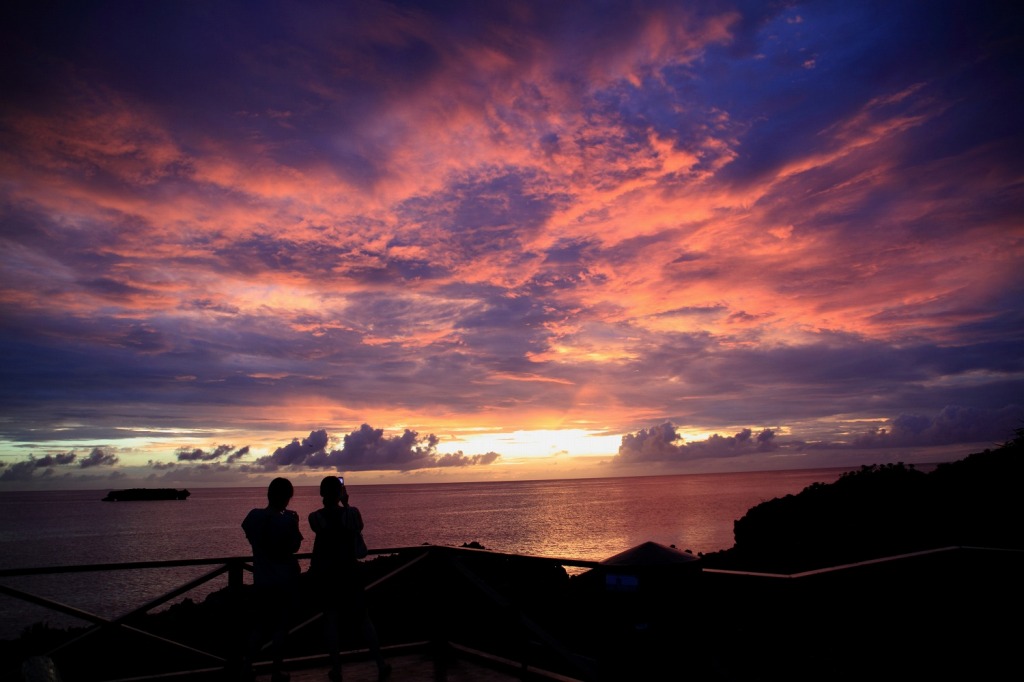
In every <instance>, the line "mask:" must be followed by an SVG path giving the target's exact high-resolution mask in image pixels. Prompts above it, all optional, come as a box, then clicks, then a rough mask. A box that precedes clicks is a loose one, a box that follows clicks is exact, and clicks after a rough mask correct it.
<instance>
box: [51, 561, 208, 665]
mask: <svg viewBox="0 0 1024 682" xmlns="http://www.w3.org/2000/svg"><path fill="white" fill-rule="evenodd" d="M227 571H228V567H227V566H226V565H225V566H221V567H219V568H216V569H214V570H212V571H210V572H209V573H206V574H204V575H201V576H199V577H198V578H196V579H194V580H190V581H189V582H187V583H185V584H184V585H181V586H180V587H177V588H175V589H173V590H171V591H170V592H167V593H166V594H163V595H160V596H159V597H157V598H156V599H153V600H151V601H149V602H147V603H145V604H143V605H142V606H139V607H138V608H136V609H133V610H131V611H129V612H128V613H125V614H123V615H121V616H118V617H117V618H114V619H113V620H105V621H104V622H102V623H98V624H97V625H96V627H94V628H91V629H89V630H87V631H85V632H83V633H82V634H80V635H78V636H77V637H74V638H72V639H70V640H68V641H66V642H64V643H63V644H61V645H59V646H57V647H56V648H54V649H52V650H51V651H50V655H53V654H55V653H57V652H58V651H60V650H61V649H64V648H66V647H69V646H71V645H72V644H74V643H76V642H79V641H81V640H83V639H85V638H86V637H91V636H93V635H95V634H97V633H99V632H102V631H103V630H107V629H109V628H111V627H118V626H124V624H125V621H127V620H128V619H129V618H132V617H133V616H137V615H139V614H143V613H146V612H148V611H150V610H151V609H155V608H156V607H157V606H160V605H161V604H164V603H166V602H169V601H170V600H172V599H174V598H175V597H178V596H181V595H182V594H185V593H186V592H189V591H190V590H193V589H195V588H196V587H199V586H200V585H202V584H203V583H206V582H209V581H210V580H213V579H214V578H216V577H218V576H220V575H223V574H224V573H227ZM125 627H128V626H125ZM130 629H132V630H134V631H135V632H141V633H146V634H149V635H150V636H152V637H157V638H160V636H159V635H156V634H153V633H151V632H147V631H145V630H143V629H141V628H137V627H134V626H131V628H130ZM160 639H161V640H163V638H160ZM163 641H167V640H163ZM182 646H187V645H182ZM193 651H199V652H200V653H203V654H205V655H207V656H210V657H213V658H216V659H218V660H224V659H223V658H222V657H220V656H216V655H214V654H210V653H207V652H204V651H200V650H199V649H193Z"/></svg>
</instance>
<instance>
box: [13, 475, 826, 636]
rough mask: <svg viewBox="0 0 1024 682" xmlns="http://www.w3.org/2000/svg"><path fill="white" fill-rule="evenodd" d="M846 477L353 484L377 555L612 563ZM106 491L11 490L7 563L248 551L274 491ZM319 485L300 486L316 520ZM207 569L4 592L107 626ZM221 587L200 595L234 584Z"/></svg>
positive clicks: (698, 547)
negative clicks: (431, 547) (471, 551)
mask: <svg viewBox="0 0 1024 682" xmlns="http://www.w3.org/2000/svg"><path fill="white" fill-rule="evenodd" d="M843 471H844V470H842V469H818V470H803V471H772V472H750V473H731V474H696V475H683V476H652V477H641V478H604V479H581V480H560V481H517V482H501V483H495V482H486V483H448V484H424V485H374V486H359V485H352V486H349V490H350V492H351V503H352V504H353V505H354V506H357V507H359V509H360V511H361V512H362V514H363V518H364V519H365V521H366V530H365V532H364V536H365V537H366V541H367V544H368V545H369V546H370V547H371V548H385V547H406V546H411V545H419V544H423V543H431V544H436V545H461V544H463V543H465V542H472V541H477V542H479V543H481V544H482V545H484V546H485V547H487V548H488V549H492V550H495V551H499V552H514V553H521V554H532V555H539V556H551V557H561V558H574V559H595V560H600V559H604V558H607V557H609V556H612V555H613V554H617V553H619V552H621V551H623V550H626V549H629V548H630V547H633V546H635V545H638V544H640V543H642V542H646V541H648V540H653V541H655V542H660V543H662V544H666V545H670V544H674V545H675V546H676V547H678V548H680V549H691V550H693V552H694V553H697V552H713V551H716V550H720V549H726V548H728V547H731V546H732V544H733V535H732V527H733V521H735V520H736V519H738V518H740V517H741V516H743V515H744V514H745V513H746V511H747V510H748V509H749V508H751V507H753V506H755V505H757V504H759V503H760V502H763V501H765V500H770V499H772V498H774V497H780V496H783V495H786V494H789V493H797V492H799V491H801V490H802V489H803V488H805V487H806V486H808V485H810V484H811V483H815V482H818V481H821V482H824V483H830V482H832V481H834V480H836V479H837V478H838V477H839V475H840V474H841V473H842V472H843ZM106 492H107V491H105V490H104V491H98V492H97V491H60V492H5V493H2V494H0V568H20V567H29V566H55V565H67V564H92V563H118V562H127V561H156V560H166V559H197V558H206V557H228V556H247V555H248V554H249V553H250V548H249V544H248V543H247V542H246V540H245V536H244V535H243V533H242V529H241V527H240V524H241V521H242V519H243V518H244V517H245V514H246V513H247V512H248V511H249V509H251V508H253V507H260V506H264V505H265V503H266V497H265V491H264V489H262V488H197V489H192V496H191V497H190V498H189V499H188V500H187V501H160V502H120V503H109V502H101V501H100V498H102V497H103V495H104V494H106ZM319 506H320V498H319V497H318V496H317V490H316V488H314V487H299V488H297V489H296V494H295V498H293V500H292V503H291V505H290V507H291V508H292V509H294V510H296V511H297V512H298V513H299V517H300V519H301V524H300V527H301V528H302V532H303V535H304V536H305V539H304V540H303V546H302V550H301V551H303V552H309V551H312V542H313V538H312V535H313V534H312V531H310V530H309V526H308V525H307V523H306V517H307V515H308V514H309V513H310V512H311V511H313V510H314V509H316V508H317V507H319ZM208 570H210V568H209V567H200V568H196V569H190V568H186V569H152V570H145V571H124V572H108V573H96V574H88V573H85V574H67V575H57V576H39V577H24V578H9V579H6V580H4V581H3V582H4V584H6V585H8V586H10V587H13V588H16V589H21V590H25V591H28V592H32V593H35V594H39V595H41V596H45V597H48V598H51V599H55V600H57V601H61V602H64V603H67V604H69V605H72V606H75V607H76V608H79V609H83V610H85V611H89V612H91V613H96V614H98V615H102V616H105V617H115V616H118V615H120V614H122V613H124V612H126V611H128V610H130V609H131V608H133V607H134V606H137V605H139V604H141V603H144V602H145V601H146V600H147V599H151V598H153V597H156V596H159V595H160V594H163V593H164V592H167V591H169V590H170V589H172V588H174V587H176V586H177V585H180V584H181V583H183V582H185V581H186V580H188V579H190V578H193V577H197V576H199V575H202V574H203V573H204V572H206V571H208ZM224 584H225V583H224V579H219V580H217V581H213V582H212V583H209V584H208V585H207V586H205V587H204V588H203V589H201V590H200V591H198V592H193V593H190V595H189V596H191V597H193V598H201V597H202V596H203V595H204V594H205V593H208V592H209V591H211V590H215V589H219V588H220V587H222V586H223V585H224ZM40 620H46V621H49V622H50V623H52V624H54V625H68V624H80V623H81V621H75V620H73V619H70V618H68V617H64V616H61V615H59V614H55V613H54V612H52V611H48V610H44V609H42V608H40V607H35V606H31V605H26V604H24V602H22V601H20V600H16V599H14V598H12V597H8V596H3V595H0V637H2V638H8V637H12V636H16V635H17V633H18V632H20V630H21V629H22V628H23V627H24V626H25V625H27V624H29V623H31V622H35V621H40Z"/></svg>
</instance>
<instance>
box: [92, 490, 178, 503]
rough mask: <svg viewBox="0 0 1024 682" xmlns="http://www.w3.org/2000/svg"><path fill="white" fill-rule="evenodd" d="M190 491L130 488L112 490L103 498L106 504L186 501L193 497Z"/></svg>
mask: <svg viewBox="0 0 1024 682" xmlns="http://www.w3.org/2000/svg"><path fill="white" fill-rule="evenodd" d="M191 494H192V493H190V492H189V491H188V490H177V489H176V488H128V489H126V490H111V491H110V492H109V493H107V496H106V497H104V498H103V501H104V502H137V501H143V500H145V501H148V500H186V499H188V496H189V495H191Z"/></svg>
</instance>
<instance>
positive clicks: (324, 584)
mask: <svg viewBox="0 0 1024 682" xmlns="http://www.w3.org/2000/svg"><path fill="white" fill-rule="evenodd" d="M320 497H321V498H323V507H321V508H320V509H317V510H316V511H314V512H313V513H311V514H310V515H309V527H310V528H311V529H312V530H313V533H314V534H315V538H314V540H313V557H312V559H311V560H310V563H309V574H310V578H311V579H312V582H313V586H314V589H315V590H316V592H315V593H316V594H317V595H318V598H320V599H322V600H323V604H324V635H325V637H326V639H327V647H328V654H329V655H330V659H331V670H330V672H329V673H328V674H327V676H328V678H330V679H331V680H332V682H339V681H340V680H341V655H340V651H339V648H340V632H339V628H340V624H341V619H342V617H343V616H344V617H345V618H346V619H348V620H349V622H358V623H359V624H360V625H361V627H362V631H363V637H364V638H365V640H366V645H367V647H368V648H369V650H370V653H372V654H373V657H374V659H375V660H376V662H377V675H378V679H381V680H384V679H387V677H388V676H389V675H390V674H391V666H390V665H388V663H387V662H386V661H385V660H384V657H383V655H382V654H381V651H380V644H379V643H378V641H377V630H376V628H375V627H374V625H373V621H372V620H371V619H370V612H369V609H368V608H367V605H366V595H365V592H364V591H363V587H364V586H363V571H362V569H363V565H362V564H361V563H360V562H359V558H358V557H357V549H356V545H357V543H359V542H360V541H361V540H362V531H363V517H362V515H361V514H360V513H359V509H358V508H356V507H353V506H350V505H349V503H348V490H347V489H346V488H345V481H344V479H342V478H341V477H339V476H327V477H326V478H324V479H323V480H322V481H321V482H320Z"/></svg>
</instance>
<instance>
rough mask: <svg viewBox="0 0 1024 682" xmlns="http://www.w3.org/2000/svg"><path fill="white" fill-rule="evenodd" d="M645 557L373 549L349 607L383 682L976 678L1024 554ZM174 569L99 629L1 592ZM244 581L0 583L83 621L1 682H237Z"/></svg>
mask: <svg viewBox="0 0 1024 682" xmlns="http://www.w3.org/2000/svg"><path fill="white" fill-rule="evenodd" d="M645 544H650V543H645ZM660 547H661V546H655V547H653V548H652V547H646V546H643V545H642V546H640V547H638V548H634V550H630V551H628V552H623V553H622V554H621V555H617V556H616V557H613V558H612V560H609V561H607V562H594V561H579V560H573V559H559V558H552V557H530V556H523V555H513V554H503V553H499V552H492V551H488V550H483V549H472V548H455V547H440V546H432V545H423V546H418V547H398V548H384V549H375V550H371V552H370V553H371V557H372V559H371V560H368V561H366V562H365V564H364V565H365V567H366V569H367V575H368V578H369V582H368V584H367V587H366V590H367V593H368V600H369V604H370V612H371V615H372V617H373V620H374V622H375V624H376V626H377V630H378V633H379V635H380V640H381V644H382V648H383V652H384V655H385V658H386V659H387V660H388V662H389V664H390V665H391V666H392V669H393V672H392V675H391V678H390V679H392V680H413V681H415V680H433V681H444V680H449V681H451V682H463V681H465V682H475V681H477V680H497V681H498V682H501V681H502V680H524V679H529V680H557V681H560V682H572V681H574V680H580V681H584V682H590V681H594V682H603V681H604V680H612V679H615V680H620V679H654V678H656V676H657V675H658V674H660V673H659V671H661V672H664V671H670V675H671V676H672V677H674V678H682V677H691V676H692V677H695V678H697V679H710V680H736V681H744V680H756V679H764V678H765V677H766V676H767V677H776V676H780V675H781V676H784V677H785V678H786V679H789V680H820V679H837V680H842V679H851V680H852V679H865V678H870V679H882V678H888V679H919V678H921V677H922V676H925V677H927V676H932V675H939V674H940V673H955V674H963V675H967V676H969V677H971V678H972V679H992V678H993V676H995V675H996V673H997V672H998V671H1000V670H1002V668H1003V667H1005V666H1009V665H1014V664H1015V658H1014V657H1015V652H1016V642H1017V641H1018V640H1019V635H1020V629H1019V627H1017V626H1015V625H1012V623H1014V622H1016V619H1017V618H1018V617H1019V613H1020V609H1021V607H1022V606H1024V598H1022V590H1021V588H1020V586H1019V575H1020V574H1021V573H1020V572H1021V569H1022V568H1024V552H1020V551H1013V550H998V549H987V548H971V547H947V548H940V549H935V550H930V551H924V552H915V553H911V554H904V555H899V556H894V557H886V558H883V559H876V560H871V561H864V562H858V563H855V564H848V565H844V566H834V567H829V568H824V569H819V570H814V571H807V572H804V573H799V574H792V575H778V574H769V573H753V572H742V571H728V570H716V569H710V568H705V567H702V565H701V562H700V561H696V560H693V561H673V560H672V559H673V557H672V556H669V555H666V554H665V553H664V552H663V551H662V550H668V548H660ZM659 548H660V549H659ZM674 551H675V550H669V553H670V554H671V552H674ZM299 556H300V559H301V560H302V561H306V560H308V558H309V555H308V554H305V555H299ZM182 567H194V568H196V569H198V570H203V571H205V572H204V573H203V574H202V575H201V576H199V577H197V578H194V579H191V580H188V581H186V582H184V583H182V584H180V585H178V586H177V587H175V588H174V589H172V590H170V591H168V592H166V593H165V594H163V595H160V596H159V597H156V598H153V599H150V600H148V601H146V602H145V603H143V604H140V605H139V606H138V607H137V608H134V609H132V610H130V611H129V612H128V613H125V614H123V615H120V616H118V617H115V618H105V617H101V616H98V615H96V614H94V613H90V612H88V611H86V610H84V609H81V608H79V607H76V606H73V605H70V604H66V603H63V602H59V601H57V600H54V599H50V598H47V597H44V596H40V595H39V594H35V593H30V592H29V591H27V590H23V589H19V588H16V587H13V586H12V585H11V583H12V582H13V581H16V580H17V579H18V578H20V577H24V576H36V577H38V576H54V577H59V576H61V575H67V574H70V573H88V572H100V573H102V572H107V571H132V572H136V571H144V572H145V571H160V570H167V569H178V568H182ZM567 568H568V569H571V570H572V571H573V572H574V573H575V575H573V576H572V577H570V576H569V574H568V573H567V571H566V569H567ZM251 570H252V563H251V557H227V558H211V559H193V560H177V561H155V562H135V563H121V564H97V565H77V566H54V567H41V568H23V569H4V570H0V594H4V595H7V597H8V598H14V599H18V600H23V601H25V602H28V603H31V604H35V605H38V606H43V607H46V608H47V609H51V610H53V611H54V612H57V613H61V614H64V615H66V616H73V617H74V618H76V619H78V620H81V621H83V622H84V623H86V624H87V625H86V626H84V627H81V628H77V629H71V630H68V631H59V630H58V631H50V632H46V633H42V634H41V633H39V632H35V633H33V635H32V636H31V637H27V638H23V639H21V640H18V643H17V644H12V643H10V642H6V643H3V644H4V646H5V648H4V649H3V657H2V665H3V668H0V679H3V680H18V679H25V680H31V681H32V682H36V681H37V680H40V681H41V680H47V679H56V678H55V677H50V678H48V677H47V676H46V675H47V669H46V664H47V663H49V664H52V666H53V668H52V670H55V671H56V672H58V673H59V676H60V679H61V680H63V682H114V681H118V682H142V681H143V680H168V681H170V680H234V679H239V675H238V672H237V671H238V670H239V669H240V668H239V661H240V656H241V653H242V651H243V650H244V642H245V638H246V634H247V632H248V631H249V621H248V620H247V613H248V612H249V611H248V608H247V605H248V599H249V596H250V593H251V580H247V579H246V577H245V576H246V574H247V573H248V572H250V571H251ZM211 581H221V582H223V583H224V585H223V587H221V588H219V589H217V590H215V591H213V592H212V593H210V594H209V596H208V597H207V598H206V599H205V600H203V601H202V602H195V603H189V604H188V605H187V607H186V605H183V604H180V603H177V602H180V601H181V599H182V598H183V597H186V596H187V595H188V594H189V593H190V592H192V591H193V590H196V589H197V588H199V587H200V586H203V585H206V584H207V583H210V582H211ZM208 587H209V586H208ZM169 604H174V605H173V606H170V607H169V608H167V607H168V605H169ZM161 607H164V608H161ZM320 619H321V613H320V611H319V610H318V609H317V605H316V598H315V595H309V594H307V595H306V596H305V597H304V598H303V599H302V600H301V603H300V604H297V608H296V617H295V618H294V619H293V622H292V623H291V628H290V634H289V637H288V640H287V643H286V652H285V667H286V669H287V670H288V672H289V674H290V675H291V679H292V680H293V682H305V681H307V680H319V681H322V680H326V679H327V674H326V673H327V670H328V660H327V656H326V652H325V650H324V646H323V638H322V625H321V621H320ZM1004 622H1009V623H1010V625H1006V626H1004V625H1003V623H1004ZM26 625H28V623H26ZM342 649H343V653H342V659H343V672H344V679H345V680H348V681H349V682H353V681H360V680H376V679H377V672H376V667H375V664H374V663H373V661H372V660H371V659H370V657H369V654H368V652H367V651H366V650H365V644H364V643H362V642H361V641H360V636H359V635H357V634H346V635H345V637H344V638H343V641H342ZM267 651H268V646H266V645H265V646H264V647H263V652H264V654H266V653H267ZM268 666H269V663H267V662H266V661H265V660H264V661H257V665H256V668H255V672H256V675H257V677H256V679H257V680H261V681H263V680H269V679H270V674H269V668H268Z"/></svg>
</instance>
